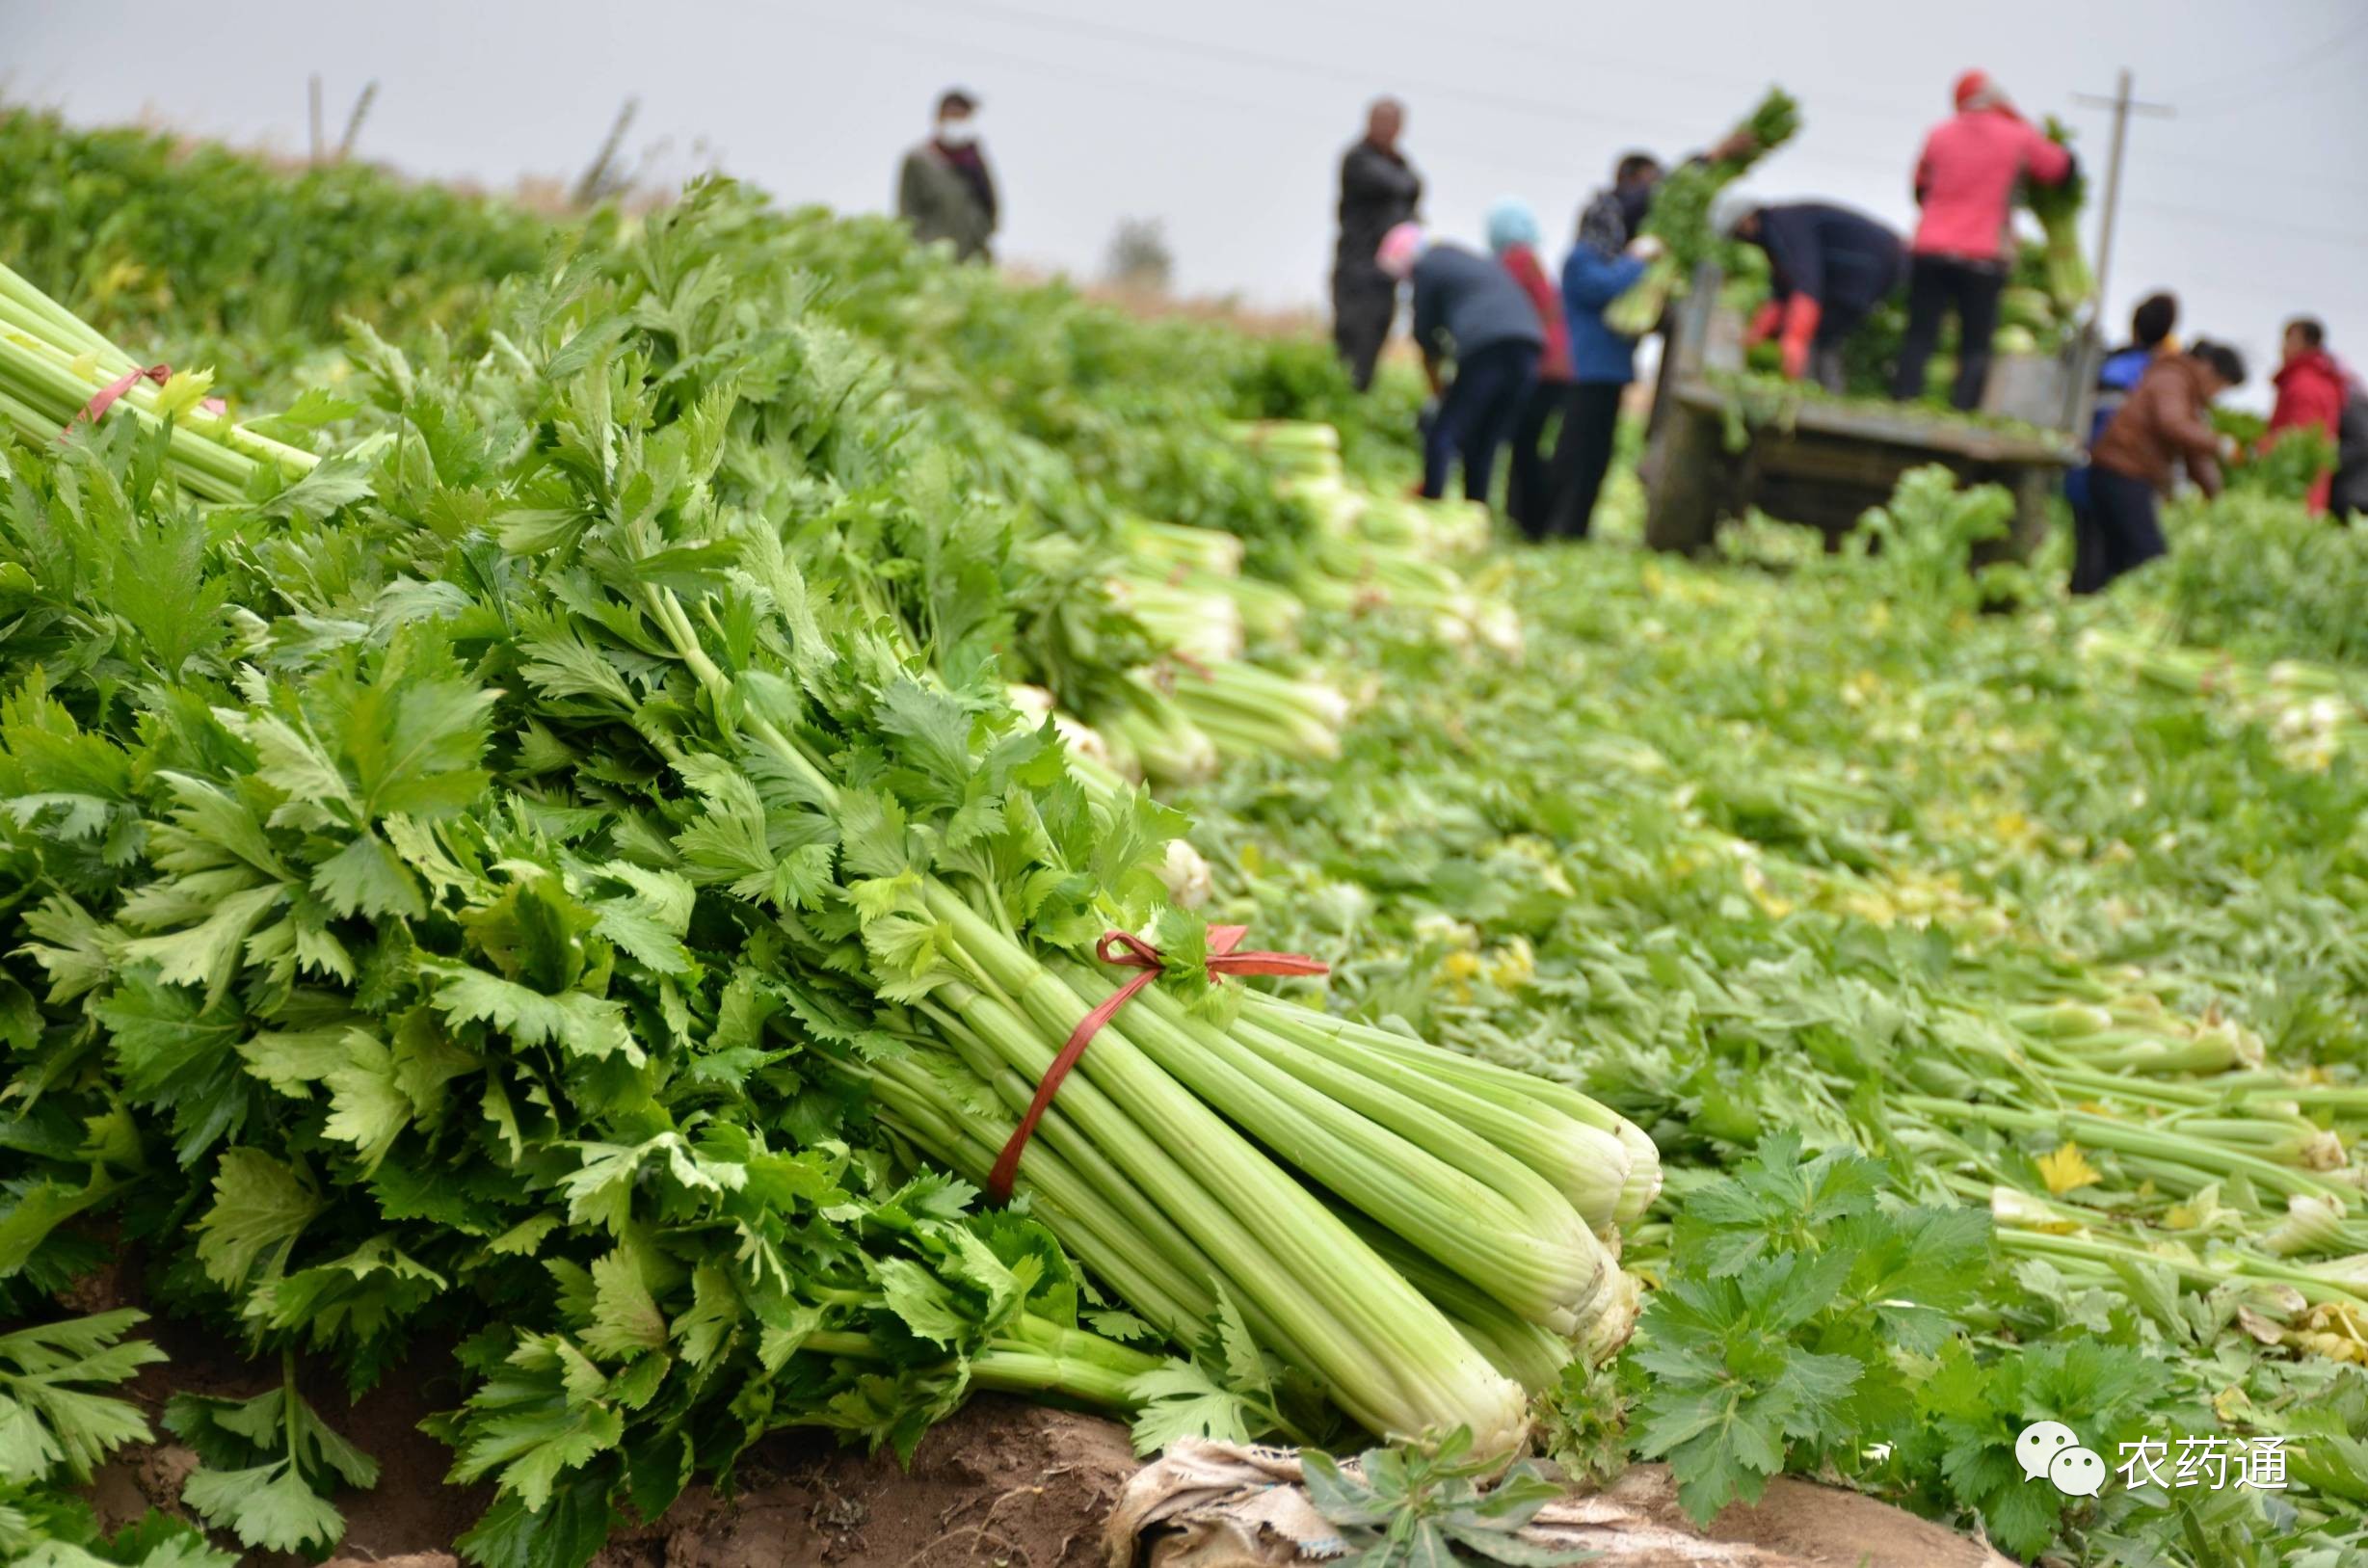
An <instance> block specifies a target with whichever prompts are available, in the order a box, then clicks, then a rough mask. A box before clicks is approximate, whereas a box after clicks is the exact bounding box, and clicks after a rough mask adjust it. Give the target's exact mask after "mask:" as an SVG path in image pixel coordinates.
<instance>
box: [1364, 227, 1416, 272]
mask: <svg viewBox="0 0 2368 1568" xmlns="http://www.w3.org/2000/svg"><path fill="white" fill-rule="evenodd" d="M1429 244H1430V240H1429V236H1427V235H1426V234H1424V233H1423V226H1422V225H1421V224H1417V223H1403V224H1398V225H1396V226H1393V227H1392V228H1391V230H1390V231H1389V232H1388V233H1387V234H1384V235H1382V236H1381V248H1380V249H1379V250H1377V251H1375V252H1373V265H1374V266H1376V267H1379V268H1380V269H1381V270H1382V272H1383V273H1384V274H1385V275H1387V276H1389V277H1391V278H1395V279H1397V280H1398V281H1399V282H1401V283H1402V282H1404V281H1405V280H1406V279H1407V278H1408V277H1409V276H1410V275H1411V274H1412V273H1413V272H1414V264H1415V262H1416V261H1418V260H1420V259H1421V258H1422V255H1423V251H1424V249H1425V248H1427V247H1428V245H1429Z"/></svg>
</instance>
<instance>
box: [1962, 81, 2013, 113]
mask: <svg viewBox="0 0 2368 1568" xmlns="http://www.w3.org/2000/svg"><path fill="white" fill-rule="evenodd" d="M1952 96H1954V97H1955V98H1956V107H1957V112H1958V113H1959V114H1963V113H1966V112H1968V111H1970V110H1974V109H2007V108H2009V107H2010V106H2009V104H2008V102H2007V95H2006V93H2004V92H2002V91H2000V89H1999V86H1998V84H1997V83H1996V82H1993V81H1991V80H1990V73H1989V72H1988V71H1985V70H1969V71H1967V72H1965V73H1964V74H1963V75H1962V76H1959V77H1958V78H1957V79H1956V87H1955V88H1954V89H1953V90H1952Z"/></svg>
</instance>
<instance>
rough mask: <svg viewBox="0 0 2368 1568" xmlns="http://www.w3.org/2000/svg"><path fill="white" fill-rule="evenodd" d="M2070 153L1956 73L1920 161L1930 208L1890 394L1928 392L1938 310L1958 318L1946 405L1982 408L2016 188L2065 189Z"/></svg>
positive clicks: (1925, 204)
mask: <svg viewBox="0 0 2368 1568" xmlns="http://www.w3.org/2000/svg"><path fill="white" fill-rule="evenodd" d="M2073 172H2074V166H2073V163H2072V154H2071V153H2070V152H2069V151H2067V150H2066V149H2065V148H2063V147H2062V146H2058V145H2057V144H2056V143H2054V142H2051V141H2049V140H2048V139H2047V137H2046V136H2045V135H2043V134H2042V133H2041V132H2040V131H2039V130H2038V129H2037V128H2036V127H2035V126H2034V125H2032V124H2031V123H2030V122H2029V121H2028V120H2024V119H2023V117H2022V116H2020V115H2018V114H2016V113H2015V112H2014V106H2013V105H2012V104H2010V103H2009V102H2008V101H2007V96H2006V94H2005V93H2001V92H2000V91H1999V90H1998V86H1997V84H1996V83H1994V82H1992V81H1991V80H1990V79H1989V77H1988V75H1987V74H1986V73H1984V72H1982V71H1978V70H1969V71H1967V72H1966V73H1965V74H1964V75H1962V76H1960V77H1958V78H1957V79H1956V118H1954V119H1952V120H1948V121H1946V122H1945V123H1943V124H1942V125H1940V126H1938V127H1937V128H1936V129H1934V130H1933V132H1932V134H1931V135H1930V136H1929V137H1927V138H1925V143H1924V155H1923V156H1922V157H1921V158H1919V159H1917V161H1916V203H1917V205H1918V206H1920V207H1922V208H1923V209H1924V212H1923V216H1922V218H1921V219H1919V220H1918V222H1917V225H1916V237H1915V240H1914V242H1913V243H1912V244H1911V245H1910V246H1909V247H1908V250H1909V253H1910V259H1909V263H1908V274H1907V335H1906V336H1905V338H1904V339H1902V342H1901V345H1900V364H1899V371H1898V373H1897V375H1896V376H1894V378H1893V380H1892V385H1891V395H1892V396H1894V397H1896V398H1898V399H1899V400H1900V401H1901V402H1902V403H1905V402H1910V401H1912V400H1914V399H1916V398H1918V397H1921V396H1922V395H1923V394H1924V366H1925V361H1927V360H1929V359H1931V357H1932V350H1933V348H1934V347H1935V346H1936V345H1937V344H1938V343H1939V341H1940V323H1941V318H1942V316H1944V315H1946V314H1947V313H1949V312H1950V311H1951V310H1955V312H1956V331H1957V356H1956V386H1955V387H1954V388H1953V390H1952V392H1951V396H1950V402H1952V403H1954V404H1955V405H1956V407H1957V408H1959V409H1965V410H1972V409H1977V408H1979V407H1981V405H1982V386H1983V385H1984V384H1986V383H1987V382H1988V380H1989V374H1990V333H1991V332H1994V331H1995V330H1996V329H1997V326H1998V294H1999V291H2000V290H2001V289H2003V288H2004V287H2005V286H2006V281H2007V268H2008V264H2009V261H2011V260H2012V247H2013V233H2012V229H2011V223H2012V219H2013V216H2014V192H2015V187H2016V186H2018V185H2019V184H2021V183H2022V181H2024V180H2026V179H2031V180H2036V181H2037V182H2038V183H2040V184H2041V185H2061V184H2062V183H2063V182H2064V181H2066V180H2068V179H2070V178H2071V177H2072V174H2073Z"/></svg>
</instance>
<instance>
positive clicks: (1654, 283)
mask: <svg viewBox="0 0 2368 1568" xmlns="http://www.w3.org/2000/svg"><path fill="white" fill-rule="evenodd" d="M1740 129H1741V130H1742V131H1743V133H1744V134H1745V135H1746V136H1748V137H1749V138H1750V146H1749V148H1748V149H1747V150H1745V151H1743V153H1742V154H1741V155H1739V156H1737V157H1733V158H1720V159H1716V160H1704V161H1702V162H1699V163H1690V164H1687V165H1684V166H1683V167H1681V168H1678V169H1673V170H1671V171H1670V172H1669V173H1668V175H1667V177H1665V178H1664V179H1663V180H1662V182H1661V186H1660V188H1659V189H1657V190H1656V191H1654V193H1653V205H1652V208H1651V210H1650V211H1648V212H1647V213H1646V214H1645V217H1644V226H1643V232H1644V233H1646V234H1649V235H1651V236H1653V237H1654V238H1655V239H1658V240H1659V241H1661V243H1662V245H1663V251H1662V253H1661V254H1660V255H1658V256H1655V257H1654V258H1653V260H1652V263H1651V264H1650V265H1649V266H1647V267H1646V268H1645V271H1644V276H1643V277H1642V278H1639V279H1636V282H1635V283H1634V284H1632V285H1631V286H1630V287H1629V288H1628V289H1627V291H1626V292H1624V293H1622V294H1621V295H1620V297H1619V298H1618V299H1616V300H1613V301H1612V302H1611V303H1610V305H1609V306H1605V308H1604V324H1605V325H1606V326H1608V327H1610V329H1611V330H1612V331H1613V332H1620V333H1623V334H1625V335H1627V336H1629V337H1641V336H1643V335H1644V334H1645V333H1646V332H1651V331H1652V330H1653V329H1654V328H1655V327H1657V326H1659V325H1660V323H1661V317H1662V313H1663V311H1664V310H1666V309H1667V308H1668V306H1669V302H1670V301H1671V300H1674V299H1681V298H1683V297H1684V296H1685V293H1686V290H1687V287H1688V286H1689V283H1690V280H1691V279H1692V277H1693V269H1694V266H1695V264H1696V263H1698V262H1700V261H1703V260H1705V259H1707V258H1708V257H1709V256H1710V255H1711V254H1712V253H1713V252H1714V251H1715V250H1716V246H1717V242H1718V236H1717V235H1716V234H1714V233H1712V232H1711V226H1710V209H1711V199H1712V198H1713V197H1715V196H1716V195H1717V194H1718V192H1719V191H1720V190H1721V189H1722V188H1724V187H1725V186H1727V185H1730V184H1732V183H1733V182H1734V181H1736V180H1737V179H1740V178H1741V177H1743V173H1745V172H1746V171H1748V170H1749V169H1750V168H1751V166H1752V165H1753V164H1755V163H1757V162H1758V161H1759V160H1760V159H1761V158H1763V157H1765V156H1766V155H1767V154H1769V153H1770V152H1772V151H1774V150H1775V149H1776V148H1777V147H1779V146H1783V145H1784V144H1785V143H1786V142H1789V141H1791V140H1792V139H1793V136H1794V134H1795V133H1796V132H1797V131H1798V130H1799V129H1800V105H1799V104H1798V103H1797V102H1796V101H1795V100H1794V98H1793V95H1792V94H1791V93H1787V92H1785V91H1784V89H1782V88H1780V87H1771V88H1769V90H1768V95H1767V96H1766V97H1764V98H1762V99H1761V100H1760V104H1759V107H1758V108H1756V109H1754V110H1752V111H1751V118H1750V119H1748V120H1744V121H1743V125H1742V126H1741V127H1740Z"/></svg>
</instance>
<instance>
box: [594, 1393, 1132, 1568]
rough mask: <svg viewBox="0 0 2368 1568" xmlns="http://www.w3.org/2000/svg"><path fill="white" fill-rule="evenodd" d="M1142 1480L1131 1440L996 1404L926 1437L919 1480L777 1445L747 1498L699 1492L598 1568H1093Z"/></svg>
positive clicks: (916, 1459) (866, 1462) (849, 1457)
mask: <svg viewBox="0 0 2368 1568" xmlns="http://www.w3.org/2000/svg"><path fill="white" fill-rule="evenodd" d="M1135 1468H1136V1467H1135V1459H1134V1454H1133V1452H1132V1450H1131V1448H1129V1447H1128V1444H1127V1433H1126V1428H1125V1427H1123V1426H1119V1425H1117V1424H1115V1423H1113V1422H1106V1421H1101V1420H1098V1419H1096V1418H1094V1417H1090V1416H1078V1415H1073V1414H1071V1413H1069V1412H1067V1411H1061V1410H1048V1409H1046V1408H1044V1407H1043V1406H1041V1405H1030V1404H1024V1403H1022V1402H1020V1401H1018V1400H1015V1399H1007V1398H1003V1397H1001V1396H999V1395H991V1396H987V1397H982V1398H979V1399H976V1400H973V1401H972V1402H971V1404H970V1405H969V1406H968V1407H966V1408H965V1409H964V1410H962V1411H961V1412H960V1413H959V1414H958V1415H956V1416H955V1417H954V1418H953V1419H952V1420H950V1421H948V1422H945V1423H943V1424H942V1425H940V1426H938V1427H937V1428H935V1429H934V1430H932V1431H931V1432H930V1433H929V1435H928V1436H927V1437H925V1438H923V1439H922V1440H921V1445H920V1448H919V1450H918V1452H917V1453H915V1455H914V1456H913V1468H912V1469H911V1470H910V1471H909V1472H904V1471H899V1470H898V1469H897V1468H896V1466H895V1464H894V1463H893V1462H892V1461H891V1460H890V1459H888V1458H885V1457H882V1458H876V1459H875V1458H869V1457H866V1456H865V1454H864V1453H863V1452H862V1451H861V1450H850V1449H847V1448H838V1447H836V1446H835V1445H833V1444H831V1443H830V1442H829V1441H828V1439H823V1438H817V1439H810V1440H807V1441H804V1442H783V1443H777V1444H773V1445H768V1446H767V1447H766V1448H761V1449H759V1450H758V1453H757V1454H755V1455H752V1456H751V1459H750V1461H748V1462H746V1463H744V1464H743V1465H742V1466H741V1475H740V1481H741V1484H740V1487H739V1489H738V1491H737V1493H736V1495H734V1496H732V1497H731V1498H719V1497H717V1496H716V1495H715V1494H714V1493H712V1492H710V1491H709V1490H707V1489H706V1488H705V1487H700V1488H695V1489H693V1490H692V1491H691V1492H689V1493H686V1494H685V1495H684V1496H683V1498H682V1501H681V1502H678V1503H677V1504H676V1505H675V1506H674V1508H673V1509H671V1510H669V1512H668V1513H667V1515H666V1517H665V1518H664V1519H662V1520H660V1521H659V1522H658V1523H657V1524H656V1525H654V1526H652V1527H650V1528H646V1529H642V1530H637V1531H634V1532H631V1533H630V1534H626V1535H622V1536H620V1537H619V1538H618V1539H616V1540H614V1541H612V1542H610V1544H609V1547H608V1550H607V1551H605V1552H603V1553H602V1554H601V1555H599V1558H597V1559H596V1568H660V1565H663V1568H782V1565H786V1564H792V1563H795V1564H805V1563H832V1564H838V1565H842V1568H904V1565H906V1564H912V1565H914V1568H928V1565H931V1564H940V1565H944V1564H953V1563H975V1562H998V1563H1008V1564H1011V1565H1013V1568H1061V1565H1063V1564H1071V1565H1076V1564H1086V1563H1091V1562H1094V1561H1096V1560H1097V1559H1098V1557H1099V1554H1100V1543H1101V1534H1102V1522H1103V1520H1104V1518H1106V1517H1108V1515H1109V1511H1110V1506H1111V1504H1112V1503H1114V1502H1117V1500H1118V1494H1119V1492H1120V1491H1121V1490H1122V1489H1123V1488H1124V1487H1125V1486H1126V1484H1127V1480H1128V1477H1130V1476H1131V1475H1133V1474H1134V1471H1135Z"/></svg>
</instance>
